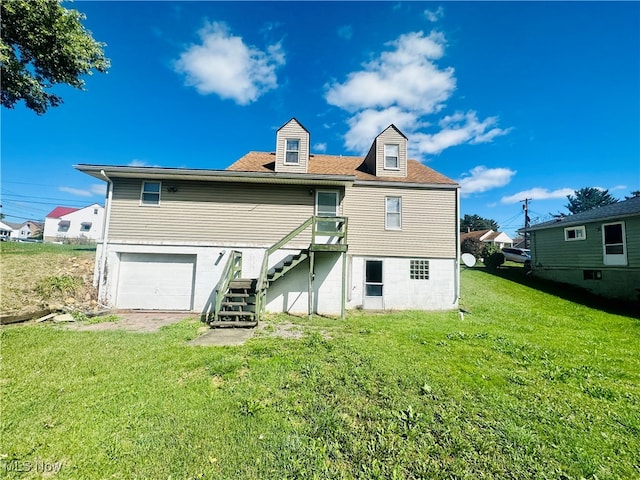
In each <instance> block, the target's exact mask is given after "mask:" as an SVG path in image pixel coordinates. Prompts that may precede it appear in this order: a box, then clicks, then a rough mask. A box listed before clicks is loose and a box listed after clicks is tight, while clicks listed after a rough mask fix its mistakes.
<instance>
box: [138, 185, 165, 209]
mask: <svg viewBox="0 0 640 480" xmlns="http://www.w3.org/2000/svg"><path fill="white" fill-rule="evenodd" d="M161 191H162V183H161V182H142V189H141V191H140V205H160V192H161Z"/></svg>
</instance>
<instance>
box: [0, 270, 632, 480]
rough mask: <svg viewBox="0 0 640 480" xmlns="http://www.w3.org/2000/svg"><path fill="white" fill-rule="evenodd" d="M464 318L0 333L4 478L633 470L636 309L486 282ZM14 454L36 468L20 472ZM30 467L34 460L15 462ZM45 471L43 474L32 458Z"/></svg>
mask: <svg viewBox="0 0 640 480" xmlns="http://www.w3.org/2000/svg"><path fill="white" fill-rule="evenodd" d="M462 287H463V292H462V306H463V307H464V309H465V310H466V311H468V312H471V313H467V314H465V316H464V319H461V318H460V316H459V315H458V314H457V312H440V313H425V312H402V313H388V314H374V315H371V314H366V313H364V312H353V313H351V314H350V315H349V316H348V318H347V320H346V321H339V320H331V319H324V318H314V319H313V320H311V321H309V320H307V319H306V318H305V319H300V318H296V317H289V316H285V315H280V316H273V317H272V318H271V319H270V320H269V321H270V322H271V323H272V324H278V323H284V322H292V323H295V324H296V325H297V327H298V328H299V329H301V330H303V331H304V332H306V333H305V335H304V336H303V337H302V338H301V339H283V338H275V337H273V336H271V335H270V333H269V331H272V330H273V329H267V331H266V332H265V333H264V334H262V335H257V336H255V337H254V338H253V339H252V340H250V341H249V342H247V343H246V345H244V346H241V347H188V346H186V345H185V341H186V340H188V339H191V338H194V337H195V336H196V332H197V329H198V328H199V327H200V326H201V324H200V323H199V322H198V321H197V320H195V319H194V320H185V321H183V322H180V323H178V324H175V325H172V326H169V327H165V328H164V329H162V330H161V331H160V332H159V333H156V334H135V333H127V332H124V331H104V332H73V331H69V330H65V329H64V328H63V327H60V326H56V325H45V324H40V325H29V326H27V325H24V326H12V327H6V328H3V329H2V330H1V331H0V335H1V341H2V357H3V358H2V375H1V381H2V383H1V384H0V385H1V387H2V412H1V415H0V418H1V424H0V425H1V429H0V432H1V438H0V440H1V444H0V452H2V454H3V457H2V458H0V468H3V469H4V472H3V473H6V475H5V476H6V477H7V478H37V477H39V476H40V475H42V473H39V472H38V471H37V467H38V466H39V465H49V466H52V467H51V468H53V467H54V466H56V465H57V466H59V472H58V473H57V474H56V478H116V479H117V478H122V479H130V478H153V479H159V478H173V479H196V478H207V479H210V478H211V479H254V478H255V479H263V478H279V479H286V478H291V479H300V478H305V479H307V478H309V479H312V478H319V479H325V478H336V479H338V478H340V479H351V478H358V479H376V478H379V479H394V478H398V479H401V478H406V479H418V478H425V479H440V478H442V479H445V478H446V479H452V478H454V479H467V478H468V479H482V478H486V479H540V478H548V479H582V478H585V479H596V478H597V479H599V480H602V479H629V478H640V355H639V353H640V342H639V341H638V337H639V335H640V322H639V320H637V319H634V318H630V317H629V316H625V315H618V314H614V313H607V312H604V311H600V310H597V309H594V308H592V307H590V306H584V305H581V304H579V303H576V302H572V301H568V300H566V299H562V298H559V297H557V296H554V295H551V294H549V293H547V292H542V291H539V290H534V289H532V288H530V287H529V286H527V285H523V284H520V283H517V282H513V281H510V280H508V279H505V278H502V277H501V276H500V275H491V274H489V273H487V272H486V270H485V269H484V268H481V267H480V268H474V269H466V270H464V271H463V275H462ZM25 465H26V466H27V467H29V468H25ZM19 468H21V469H22V470H25V471H23V472H18V471H17V470H18V469H19ZM27 470H28V471H27ZM41 470H42V468H41Z"/></svg>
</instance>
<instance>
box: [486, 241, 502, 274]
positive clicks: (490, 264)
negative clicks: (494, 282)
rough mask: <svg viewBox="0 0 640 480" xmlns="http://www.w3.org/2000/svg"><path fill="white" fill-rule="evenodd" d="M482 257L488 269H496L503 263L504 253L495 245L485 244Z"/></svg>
mask: <svg viewBox="0 0 640 480" xmlns="http://www.w3.org/2000/svg"><path fill="white" fill-rule="evenodd" d="M482 258H483V262H484V264H485V265H486V267H487V268H490V269H496V268H498V267H499V266H500V265H502V264H503V263H504V253H502V250H500V249H499V248H498V247H496V246H495V245H485V246H484V248H483V249H482Z"/></svg>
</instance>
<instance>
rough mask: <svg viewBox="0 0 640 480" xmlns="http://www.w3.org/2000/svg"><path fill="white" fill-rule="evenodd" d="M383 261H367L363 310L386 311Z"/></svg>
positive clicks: (365, 264)
mask: <svg viewBox="0 0 640 480" xmlns="http://www.w3.org/2000/svg"><path fill="white" fill-rule="evenodd" d="M383 293H384V282H383V272H382V260H365V262H364V295H363V297H362V308H363V309H365V310H384V298H383Z"/></svg>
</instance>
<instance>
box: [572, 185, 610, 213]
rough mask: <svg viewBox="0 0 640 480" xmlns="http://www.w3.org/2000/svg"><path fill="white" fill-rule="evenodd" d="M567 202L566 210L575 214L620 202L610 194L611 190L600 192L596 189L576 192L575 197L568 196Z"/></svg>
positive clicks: (587, 188)
mask: <svg viewBox="0 0 640 480" xmlns="http://www.w3.org/2000/svg"><path fill="white" fill-rule="evenodd" d="M567 200H569V203H568V204H567V205H565V208H566V209H567V210H569V211H570V212H571V213H573V214H575V213H580V212H586V211H587V210H591V209H592V208H597V207H604V206H605V205H611V204H612V203H617V202H618V199H617V198H614V197H612V196H611V194H609V190H600V189H599V188H595V187H585V188H581V189H579V190H576V191H575V192H574V195H567Z"/></svg>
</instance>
